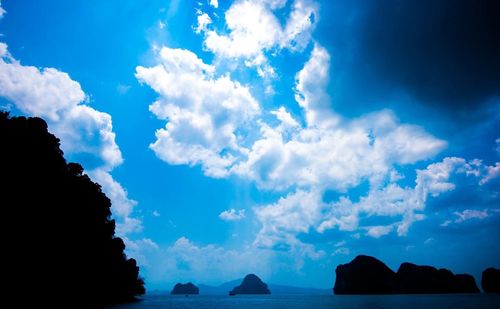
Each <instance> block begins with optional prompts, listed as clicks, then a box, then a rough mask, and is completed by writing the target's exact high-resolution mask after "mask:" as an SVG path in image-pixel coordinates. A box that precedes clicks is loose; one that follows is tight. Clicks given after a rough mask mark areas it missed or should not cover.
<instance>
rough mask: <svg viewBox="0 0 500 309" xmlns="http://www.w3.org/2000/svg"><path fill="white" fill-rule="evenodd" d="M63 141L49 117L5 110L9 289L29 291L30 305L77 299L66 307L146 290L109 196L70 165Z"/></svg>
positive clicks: (0, 119)
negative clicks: (113, 215)
mask: <svg viewBox="0 0 500 309" xmlns="http://www.w3.org/2000/svg"><path fill="white" fill-rule="evenodd" d="M59 146H60V144H59V139H58V138H56V137H55V136H54V135H52V134H50V133H49V132H48V130H47V124H46V123H45V121H44V120H42V119H40V118H25V117H10V116H9V114H8V113H5V112H0V211H1V212H2V217H1V218H2V221H3V222H2V224H1V225H2V240H3V242H2V243H3V246H2V247H3V248H2V252H3V253H2V258H3V260H4V264H3V266H4V267H3V268H4V271H3V274H4V276H3V278H4V283H5V282H6V283H7V285H8V287H7V290H8V292H9V293H8V294H12V295H18V294H19V293H21V292H20V291H23V293H27V294H29V297H28V298H27V297H26V296H24V298H21V299H20V301H26V302H28V301H33V300H34V299H36V300H37V302H42V303H43V302H45V301H46V302H47V303H52V304H55V302H57V301H63V300H64V301H69V302H72V304H71V303H70V304H71V305H70V304H69V306H68V308H71V307H73V308H74V307H77V306H88V305H95V304H106V303H113V302H122V301H128V300H131V299H133V298H134V296H136V295H141V294H144V292H145V290H144V282H143V280H142V279H141V278H140V277H139V268H138V267H137V265H136V261H135V260H134V259H127V257H126V255H125V254H124V252H123V251H124V249H125V245H124V243H123V241H122V240H121V239H120V238H117V237H115V236H114V232H115V221H114V220H111V219H110V215H111V211H110V207H111V202H110V200H109V199H108V198H107V197H106V195H105V194H104V193H103V192H102V190H101V187H100V185H99V184H97V183H94V182H92V181H91V180H90V178H89V177H88V176H87V175H85V174H84V171H83V168H82V167H81V166H80V165H79V164H76V163H69V164H67V163H66V161H65V159H64V157H63V152H62V151H61V149H60V147H59ZM19 295H21V294H19ZM23 295H24V294H23ZM76 304H78V305H76ZM21 307H22V306H21Z"/></svg>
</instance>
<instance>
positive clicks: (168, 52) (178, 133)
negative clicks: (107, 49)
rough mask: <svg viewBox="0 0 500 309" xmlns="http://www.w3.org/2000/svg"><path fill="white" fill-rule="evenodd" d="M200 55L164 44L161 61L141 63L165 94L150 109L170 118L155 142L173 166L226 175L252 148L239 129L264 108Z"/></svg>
mask: <svg viewBox="0 0 500 309" xmlns="http://www.w3.org/2000/svg"><path fill="white" fill-rule="evenodd" d="M214 70H215V69H214V67H213V66H211V65H207V64H205V63H204V62H203V61H202V60H201V59H199V58H198V57H197V56H196V55H195V54H194V53H192V52H190V51H187V50H183V49H171V48H167V47H163V48H162V49H161V51H160V64H158V65H157V66H155V67H151V68H145V67H137V72H136V77H137V78H138V79H139V80H140V81H141V82H143V83H146V84H147V85H149V86H150V87H152V88H153V89H154V90H155V91H156V92H158V93H159V94H160V98H159V99H158V100H157V101H156V102H154V103H153V104H152V105H150V107H149V109H150V111H151V112H153V113H154V114H155V115H156V116H157V117H158V118H159V119H165V120H167V121H168V122H167V124H166V126H165V127H164V128H163V129H159V130H157V131H156V141H155V142H154V143H153V144H151V145H150V147H151V149H152V150H153V151H154V152H155V154H156V155H157V156H158V157H159V158H160V159H162V160H164V161H166V162H168V163H170V164H188V165H195V164H200V165H201V166H202V168H203V170H204V171H205V174H206V175H208V176H213V177H224V176H227V175H228V173H229V171H228V170H229V169H230V168H231V166H232V165H233V164H234V163H235V161H236V157H238V156H240V155H241V154H243V153H245V152H247V149H246V148H245V147H244V146H242V145H241V141H242V140H243V139H244V136H242V135H241V132H238V130H239V129H240V128H241V127H245V126H248V125H249V124H251V120H252V119H254V117H255V116H256V115H258V114H259V113H260V106H259V104H258V102H257V101H256V100H255V99H254V98H253V96H252V95H251V93H250V90H249V89H248V88H247V87H245V86H242V85H241V84H240V83H238V82H235V81H233V80H231V79H230V78H229V76H215V75H214Z"/></svg>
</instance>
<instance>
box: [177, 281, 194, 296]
mask: <svg viewBox="0 0 500 309" xmlns="http://www.w3.org/2000/svg"><path fill="white" fill-rule="evenodd" d="M170 294H171V295H198V294H200V289H198V287H197V286H196V285H194V284H192V283H191V282H188V283H186V284H182V283H177V284H176V285H175V286H174V289H173V290H172V292H170Z"/></svg>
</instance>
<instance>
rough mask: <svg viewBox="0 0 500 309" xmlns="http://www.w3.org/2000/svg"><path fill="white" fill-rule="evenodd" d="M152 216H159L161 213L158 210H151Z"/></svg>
mask: <svg viewBox="0 0 500 309" xmlns="http://www.w3.org/2000/svg"><path fill="white" fill-rule="evenodd" d="M153 216H154V217H159V216H161V214H160V212H159V211H158V210H154V211H153Z"/></svg>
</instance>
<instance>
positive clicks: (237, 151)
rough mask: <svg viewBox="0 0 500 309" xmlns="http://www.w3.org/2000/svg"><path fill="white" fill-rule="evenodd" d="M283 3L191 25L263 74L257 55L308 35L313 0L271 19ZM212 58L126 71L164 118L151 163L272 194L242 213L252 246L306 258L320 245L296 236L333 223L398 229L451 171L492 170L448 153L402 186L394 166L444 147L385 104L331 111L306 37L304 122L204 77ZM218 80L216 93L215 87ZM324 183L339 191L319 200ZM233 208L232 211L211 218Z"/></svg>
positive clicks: (231, 84)
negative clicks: (245, 182) (222, 24)
mask: <svg viewBox="0 0 500 309" xmlns="http://www.w3.org/2000/svg"><path fill="white" fill-rule="evenodd" d="M285 4H286V1H267V0H255V1H250V0H245V1H237V2H235V3H233V5H231V7H230V8H229V10H228V11H227V12H226V14H225V21H226V25H227V29H228V32H227V33H223V34H221V33H219V32H217V31H215V30H208V29H207V30H205V31H201V32H203V33H204V35H205V41H204V44H205V47H206V49H207V50H208V51H211V52H213V53H214V54H215V55H216V56H217V57H219V58H221V57H222V58H243V59H245V64H246V65H247V66H248V67H257V69H258V74H259V75H261V76H266V73H265V72H264V71H266V70H268V69H269V70H271V69H272V68H271V67H270V66H268V62H267V58H266V57H267V56H266V55H267V54H266V53H268V52H269V51H273V52H279V50H280V49H283V48H287V49H291V50H301V49H303V47H305V46H306V45H307V44H308V42H310V41H311V38H310V33H311V31H312V29H313V28H314V24H315V18H313V17H312V16H316V17H317V6H316V4H315V3H314V2H313V1H294V2H293V3H292V4H291V6H290V8H291V13H290V15H289V16H288V17H287V18H286V22H285V23H284V24H285V26H281V24H280V23H279V22H278V19H277V17H276V16H275V15H274V11H275V10H277V9H280V8H283V7H284V5H285ZM217 57H216V59H215V60H214V63H215V64H207V63H205V62H204V61H202V60H201V59H200V58H199V57H198V56H197V55H195V54H194V53H192V52H190V51H188V50H183V49H171V48H168V47H164V48H162V49H161V52H160V53H159V57H158V59H159V61H158V64H157V65H156V66H153V67H149V68H145V67H138V68H137V72H136V77H137V78H138V79H139V80H140V81H141V82H143V83H145V84H147V85H148V86H150V87H151V88H153V89H154V90H155V91H156V92H157V93H158V94H159V97H158V99H157V101H156V102H154V103H152V104H151V105H150V110H151V112H153V113H154V114H155V115H156V116H157V117H158V118H159V119H162V120H165V121H166V122H167V124H166V126H165V127H164V128H162V129H159V130H158V131H157V132H156V141H155V142H154V143H153V144H152V145H151V149H153V150H154V151H155V153H156V155H157V156H158V157H159V158H160V159H162V160H164V161H166V162H168V163H169V164H186V165H190V166H194V165H199V166H201V168H202V170H203V171H204V173H205V175H207V176H210V177H230V176H238V177H241V178H243V179H249V180H252V181H254V182H255V183H256V185H257V186H258V187H259V188H260V189H263V190H270V191H273V192H278V193H280V194H281V195H282V196H281V198H279V199H278V200H277V201H275V202H272V203H269V204H268V205H260V206H257V207H255V208H254V213H255V217H256V219H257V220H258V222H259V223H260V230H259V231H258V232H257V235H256V237H255V239H254V242H253V244H252V248H253V249H266V250H268V249H272V250H273V251H286V252H294V254H295V255H297V256H301V257H302V258H311V259H318V258H321V257H323V256H324V252H322V251H321V250H316V248H315V247H314V246H313V245H311V244H308V243H305V242H303V241H302V240H300V237H299V236H300V235H301V234H307V233H310V232H311V231H314V232H317V233H324V232H325V231H327V230H330V229H339V230H341V231H350V232H353V237H360V235H361V234H364V235H367V236H369V237H377V238H378V237H383V236H385V235H388V234H390V233H397V235H399V236H404V235H406V234H407V233H408V231H409V229H410V227H411V226H412V224H413V223H414V222H416V221H419V220H423V219H424V218H425V215H424V210H425V206H426V202H427V200H428V199H429V198H435V197H437V196H439V195H441V194H443V193H445V192H449V191H453V190H454V189H455V184H454V183H453V181H452V180H451V177H452V176H453V175H456V174H463V175H465V176H466V177H471V178H474V179H476V180H477V181H476V183H481V182H482V183H486V182H488V181H489V178H488V177H489V176H488V175H492V177H493V176H494V177H496V176H495V175H496V174H495V171H496V166H497V165H495V166H492V167H488V166H486V165H484V164H483V163H482V162H481V161H479V160H471V161H466V160H465V159H463V158H456V157H448V158H445V159H443V160H442V161H441V162H437V163H432V164H429V165H428V166H427V167H426V168H424V169H419V170H416V178H415V184H414V185H413V186H411V185H410V186H402V185H401V184H400V183H399V181H400V180H401V179H402V178H403V176H401V174H400V173H399V172H398V169H399V168H401V167H402V166H404V165H411V164H414V163H417V162H421V161H422V160H429V159H432V158H433V157H434V156H436V155H437V154H438V153H439V152H440V151H442V150H443V149H444V148H445V147H446V146H447V143H446V142H445V141H443V140H441V139H439V138H436V137H434V136H432V135H431V134H429V133H428V132H426V131H425V130H424V129H423V128H422V127H420V126H417V125H412V124H407V123H402V122H401V121H400V120H399V119H398V117H397V116H396V115H395V114H394V113H393V112H392V111H390V110H381V111H375V112H371V113H368V114H364V115H361V116H359V117H357V118H353V119H347V118H345V117H342V115H339V114H338V113H336V112H335V110H334V109H333V108H332V106H331V99H330V97H329V95H328V93H327V86H328V83H329V76H330V61H331V59H330V55H329V53H328V51H327V50H326V49H325V48H324V47H322V46H321V45H320V44H319V43H318V42H314V46H313V48H312V51H311V53H310V55H309V58H308V59H307V61H306V62H305V64H304V66H303V68H302V69H301V70H300V71H299V72H297V74H296V76H295V85H294V87H293V91H294V93H295V100H296V103H298V106H299V107H300V108H301V113H300V115H303V117H304V119H299V118H295V117H294V116H293V115H292V113H291V112H290V111H289V110H288V109H287V105H282V106H279V107H278V108H277V109H276V108H275V109H274V110H271V111H265V110H262V106H261V105H260V104H259V102H257V100H256V99H255V98H254V97H253V95H252V93H251V91H250V89H249V87H248V86H246V85H241V84H239V83H238V82H237V81H235V80H233V79H231V78H229V76H227V75H226V76H218V75H217V74H216V73H215V72H217V65H218V64H219V62H218V61H219V59H217ZM259 70H262V72H261V73H259ZM222 80H224V85H225V88H224V89H225V90H224V91H222V90H221V89H222V87H219V86H218V85H219V83H221V82H222ZM208 93H210V95H208ZM227 102H231V104H227ZM289 103H293V104H294V102H289ZM221 115H222V116H221ZM276 122H277V123H278V124H277V125H276ZM363 183H368V184H369V188H368V190H367V192H366V194H363V195H361V196H360V197H359V199H357V200H351V199H350V198H349V197H348V196H347V194H346V195H343V193H346V192H348V191H349V190H350V189H353V188H356V187H358V186H360V185H362V184H363ZM328 190H334V191H336V192H338V193H339V195H341V196H340V198H338V199H337V200H334V201H328V202H326V201H324V199H323V197H324V195H325V192H327V191H328ZM237 215H238V213H237V212H236V210H235V209H232V210H226V211H225V212H223V213H221V214H220V216H221V218H222V216H224V217H227V218H229V217H231V218H233V217H234V218H235V217H236V216H237ZM377 216H384V217H387V218H388V221H389V223H387V224H385V225H373V222H371V223H370V224H369V223H367V222H365V220H364V219H365V218H369V217H377ZM298 264H300V263H298Z"/></svg>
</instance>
